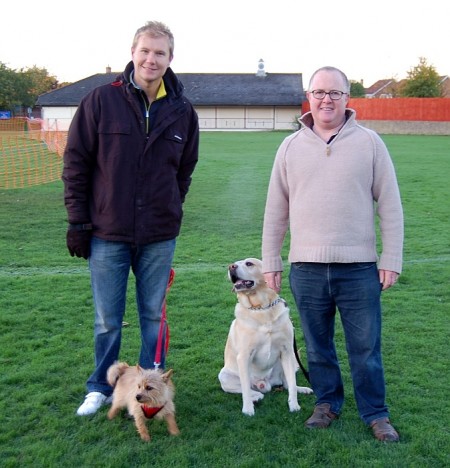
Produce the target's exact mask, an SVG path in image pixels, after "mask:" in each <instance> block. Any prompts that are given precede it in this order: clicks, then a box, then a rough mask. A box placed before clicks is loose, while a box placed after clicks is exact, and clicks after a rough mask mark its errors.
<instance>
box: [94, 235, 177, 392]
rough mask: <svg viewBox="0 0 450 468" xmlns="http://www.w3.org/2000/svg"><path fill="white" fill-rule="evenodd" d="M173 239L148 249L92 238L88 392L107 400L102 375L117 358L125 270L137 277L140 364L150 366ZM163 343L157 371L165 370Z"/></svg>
mask: <svg viewBox="0 0 450 468" xmlns="http://www.w3.org/2000/svg"><path fill="white" fill-rule="evenodd" d="M175 244H176V241H175V239H172V240H168V241H163V242H155V243H152V244H148V245H139V246H136V245H133V244H129V243H125V242H111V241H104V240H102V239H99V238H97V237H93V238H92V242H91V256H90V257H89V268H90V270H91V286H92V293H93V297H94V307H95V323H94V341H95V370H94V372H93V373H92V375H91V376H90V377H89V379H88V381H87V390H88V392H101V393H103V394H105V395H107V396H109V395H111V393H112V388H111V387H110V386H109V384H108V382H107V381H106V372H107V370H108V368H109V366H110V365H111V364H113V363H114V361H117V360H118V359H119V351H120V342H121V338H122V320H123V316H124V313H125V303H126V292H127V283H128V277H129V274H130V268H131V270H132V271H133V273H134V275H135V277H136V301H137V310H138V314H139V323H140V329H141V351H140V356H139V365H140V366H142V367H144V368H146V369H148V368H152V367H154V361H155V353H156V343H157V339H158V331H159V325H160V321H161V312H162V305H163V301H164V297H165V295H166V288H167V282H168V280H169V275H170V269H171V266H172V260H173V255H174V251H175ZM164 360H165V356H164V342H163V349H162V354H161V367H162V368H164Z"/></svg>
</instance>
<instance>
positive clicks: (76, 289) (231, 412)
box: [0, 132, 450, 468]
mask: <svg viewBox="0 0 450 468" xmlns="http://www.w3.org/2000/svg"><path fill="white" fill-rule="evenodd" d="M286 135H287V133H282V132H272V133H226V132H224V133H214V132H211V133H206V132H205V133H202V134H201V159H200V162H199V164H198V168H197V170H196V172H195V174H194V181H193V184H192V187H191V191H190V193H189V194H188V197H187V201H186V204H185V221H184V225H183V228H182V233H181V236H180V238H179V240H178V246H177V251H176V258H175V263H174V268H175V270H176V277H175V281H174V284H173V286H172V289H171V291H170V294H169V296H168V306H167V313H168V319H169V324H170V329H171V341H170V348H169V354H168V359H167V366H168V367H172V368H173V369H174V382H175V385H176V390H177V393H176V397H175V403H176V407H177V421H178V425H179V427H180V430H181V435H180V436H179V437H171V436H169V435H168V433H167V430H166V427H165V425H164V424H163V423H161V422H159V421H152V422H151V423H150V426H149V427H150V432H151V433H152V435H153V440H152V442H151V443H150V444H146V443H144V442H142V441H141V440H140V438H139V437H138V435H137V433H136V431H135V429H134V425H133V423H132V422H131V421H129V420H127V419H126V418H122V417H118V418H116V419H115V420H113V421H108V420H107V418H106V412H107V410H106V408H102V410H100V412H99V413H98V414H96V415H95V416H93V417H84V418H80V417H77V416H76V415H75V411H76V409H77V407H78V405H79V404H80V403H81V401H82V400H83V397H84V393H85V380H86V378H87V377H88V375H89V374H90V372H91V370H92V366H93V332H92V325H93V307H92V299H91V293H90V286H89V274H88V271H87V264H86V261H84V260H82V259H77V258H72V257H70V255H69V254H68V252H67V251H66V247H65V229H66V221H65V218H66V215H65V209H64V206H63V199H62V184H61V183H60V182H55V183H51V184H47V185H41V186H37V187H32V188H28V189H21V190H2V191H0V219H1V225H2V227H1V230H0V334H1V339H0V346H1V348H0V349H1V352H0V360H1V361H0V362H1V369H2V374H1V378H0V421H1V430H0V464H1V465H2V466H5V467H21V466H35V467H73V466H79V467H87V466H98V467H134V466H136V467H138V466H155V467H168V466H171V467H230V468H231V467H237V466H239V467H248V468H250V467H252V468H253V467H255V468H256V467H258V468H260V467H265V466H271V467H272V466H273V467H312V466H317V467H322V466H327V467H386V466H389V467H421V468H422V467H433V468H435V467H448V466H450V459H449V447H450V437H449V421H450V414H449V403H448V393H449V392H448V367H449V366H448V364H449V346H448V337H449V327H448V318H449V310H450V288H449V286H450V242H449V232H450V216H449V214H450V213H449V182H448V176H449V174H450V151H449V149H450V137H448V136H445V137H440V136H386V137H383V138H384V140H385V141H386V143H387V145H388V148H389V149H390V151H391V154H392V157H393V160H394V164H395V166H396V169H397V174H398V179H399V183H400V188H401V192H402V198H403V204H404V210H405V228H406V230H405V264H404V272H403V274H402V275H401V277H400V281H399V283H398V284H397V285H396V286H395V287H394V288H392V289H390V290H389V291H387V292H386V293H384V294H383V311H384V323H383V325H384V331H383V349H384V363H385V372H386V381H387V391H388V394H387V397H388V404H389V406H390V409H391V415H392V420H393V422H394V424H395V426H396V428H397V429H398V431H399V433H400V436H401V442H400V443H399V444H390V445H389V444H382V443H379V442H377V441H375V440H374V439H373V438H372V434H371V431H370V430H369V429H367V428H366V427H365V426H364V425H363V423H362V422H361V421H360V420H359V417H358V414H357V411H356V407H355V402H354V399H353V394H352V386H351V381H350V378H349V369H348V364H347V359H346V354H345V347H344V342H343V336H342V329H341V328H340V326H338V327H337V344H338V353H339V355H340V358H341V363H342V370H343V374H344V379H345V385H346V404H345V406H344V409H343V414H342V416H341V418H340V419H339V420H338V421H336V422H335V423H334V424H333V425H332V427H331V428H330V429H328V430H323V431H308V430H306V429H305V428H304V426H303V423H304V421H305V420H306V419H307V417H308V416H309V415H310V413H311V411H312V409H313V406H314V397H313V396H301V398H300V403H301V406H302V411H301V412H299V413H289V410H288V406H287V393H286V392H274V393H271V394H268V395H266V397H265V398H264V400H263V401H262V402H260V403H258V405H257V406H256V414H255V416H254V417H247V416H244V415H243V414H242V413H241V406H242V402H241V396H240V395H230V394H225V393H224V392H223V391H222V390H221V388H220V384H219V381H218V379H217V374H218V372H219V371H220V369H221V367H222V364H223V349H224V345H225V341H226V337H227V333H228V328H229V325H230V323H231V321H232V319H233V310H234V304H235V301H236V298H235V296H234V295H233V294H232V293H231V285H230V283H229V282H228V280H227V275H226V271H227V270H226V267H227V265H228V264H229V263H231V262H232V261H234V260H237V259H240V258H245V257H249V256H257V257H259V256H260V242H261V227H262V218H263V209H264V203H265V194H266V189H267V183H268V179H269V175H270V170H271V167H272V162H273V158H274V155H275V152H276V149H277V147H278V145H279V144H280V142H281V141H282V139H283V138H284V137H285V136H286ZM286 252H287V249H285V253H286ZM285 258H286V255H285ZM286 266H287V265H286ZM133 286H134V284H133V280H132V278H131V280H130V287H129V295H128V298H127V304H128V308H127V313H126V317H125V320H126V321H128V322H129V323H130V326H129V327H127V328H124V329H123V341H122V352H121V359H123V360H126V361H128V362H129V363H130V364H135V363H136V360H137V356H138V353H139V345H140V342H139V327H138V322H137V314H136V307H135V303H134V291H133ZM282 295H283V297H284V298H285V299H286V300H287V302H288V303H289V304H290V305H291V315H292V318H293V321H294V324H295V326H296V335H297V343H298V345H299V346H300V347H303V339H302V336H301V330H300V329H299V325H298V316H297V312H296V310H295V308H294V306H293V301H292V297H291V294H290V291H289V290H288V287H287V281H285V282H284V287H283V291H282ZM297 380H298V383H299V385H306V382H305V380H304V378H303V376H302V375H301V373H299V375H298V378H297Z"/></svg>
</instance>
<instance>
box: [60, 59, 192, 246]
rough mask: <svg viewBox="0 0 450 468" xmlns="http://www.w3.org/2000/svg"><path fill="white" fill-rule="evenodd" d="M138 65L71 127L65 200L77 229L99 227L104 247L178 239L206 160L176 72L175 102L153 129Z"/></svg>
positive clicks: (95, 94) (90, 101)
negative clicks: (197, 171) (138, 84)
mask: <svg viewBox="0 0 450 468" xmlns="http://www.w3.org/2000/svg"><path fill="white" fill-rule="evenodd" d="M132 70H133V63H132V62H130V63H129V64H128V65H127V68H126V70H125V72H124V73H123V74H121V75H119V76H118V77H117V80H116V81H115V82H113V83H111V84H109V85H105V86H100V87H98V88H96V89H94V90H93V91H92V92H90V93H89V94H88V95H87V96H86V97H85V98H84V99H83V100H82V102H81V103H80V106H79V107H78V109H77V112H76V113H75V116H74V118H73V121H72V123H71V126H70V129H69V135H68V141H67V146H66V150H65V153H64V169H63V174H62V179H63V181H64V187H65V188H64V200H65V205H66V209H67V213H68V221H69V222H70V223H76V224H81V223H92V225H93V234H94V235H95V236H97V237H100V238H101V239H104V240H111V241H123V242H130V243H135V244H141V245H142V244H148V243H152V242H156V241H162V240H168V239H173V238H175V237H176V236H177V235H178V234H179V231H180V225H181V219H182V216H183V210H182V203H183V202H184V199H185V196H186V194H187V192H188V189H189V185H190V183H191V175H192V172H193V171H194V168H195V165H196V163H197V160H198V145H199V129H198V117H197V114H196V112H195V110H194V108H193V107H192V104H191V103H190V102H189V101H188V100H187V99H186V98H185V97H184V96H183V87H182V85H181V83H180V81H179V80H178V79H177V77H176V75H175V74H174V73H173V71H172V70H171V69H170V68H169V69H168V70H167V72H166V74H165V75H164V78H163V79H164V85H165V88H166V91H167V96H166V97H164V98H162V100H161V101H155V102H154V103H153V104H152V106H153V105H155V103H157V106H158V107H157V112H156V116H155V118H154V119H153V120H152V122H151V128H150V131H149V132H148V133H147V130H146V124H148V122H146V118H145V113H144V112H143V107H142V102H143V101H142V99H143V96H141V95H140V93H141V92H140V91H139V90H137V89H136V88H135V87H134V86H133V84H132V83H130V72H131V71H132Z"/></svg>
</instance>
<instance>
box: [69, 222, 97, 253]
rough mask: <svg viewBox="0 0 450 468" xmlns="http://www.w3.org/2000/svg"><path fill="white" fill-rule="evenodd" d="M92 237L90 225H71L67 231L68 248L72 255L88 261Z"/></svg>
mask: <svg viewBox="0 0 450 468" xmlns="http://www.w3.org/2000/svg"><path fill="white" fill-rule="evenodd" d="M91 237H92V226H91V225H90V224H70V225H69V228H68V230H67V248H68V249H69V252H70V255H72V257H74V256H75V255H76V256H77V257H83V258H85V259H88V258H89V255H90V254H91Z"/></svg>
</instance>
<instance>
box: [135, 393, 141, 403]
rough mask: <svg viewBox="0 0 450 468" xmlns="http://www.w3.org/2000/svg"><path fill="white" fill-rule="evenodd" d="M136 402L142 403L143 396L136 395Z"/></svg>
mask: <svg viewBox="0 0 450 468" xmlns="http://www.w3.org/2000/svg"><path fill="white" fill-rule="evenodd" d="M136 400H137V401H141V400H142V395H141V394H140V393H138V394H137V395H136Z"/></svg>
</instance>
